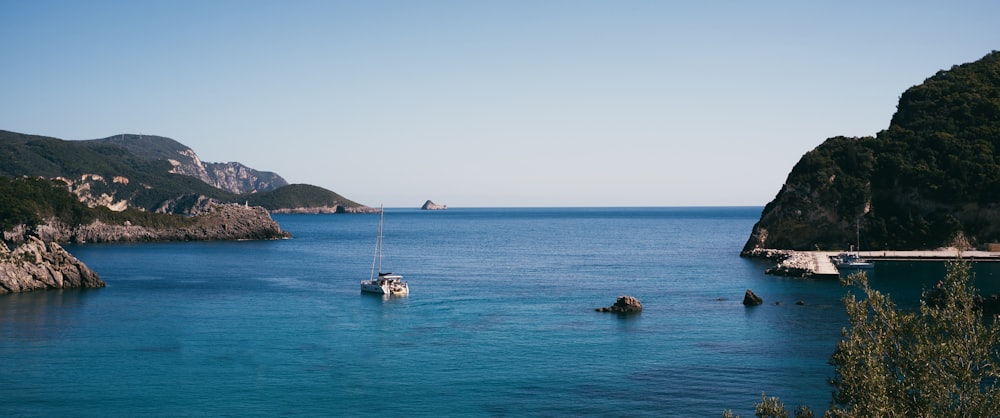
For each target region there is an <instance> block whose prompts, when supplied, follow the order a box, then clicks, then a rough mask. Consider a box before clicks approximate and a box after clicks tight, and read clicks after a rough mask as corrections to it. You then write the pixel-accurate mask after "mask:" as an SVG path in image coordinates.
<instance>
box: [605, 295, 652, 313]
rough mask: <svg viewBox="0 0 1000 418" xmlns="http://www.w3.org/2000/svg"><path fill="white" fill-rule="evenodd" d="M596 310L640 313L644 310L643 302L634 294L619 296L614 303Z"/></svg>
mask: <svg viewBox="0 0 1000 418" xmlns="http://www.w3.org/2000/svg"><path fill="white" fill-rule="evenodd" d="M595 310H596V311H597V312H614V313H639V312H642V303H640V302H639V299H636V298H634V297H632V296H619V297H618V300H616V301H615V304H614V305H611V306H608V307H604V308H597V309H595Z"/></svg>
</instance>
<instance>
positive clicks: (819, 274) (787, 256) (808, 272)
mask: <svg viewBox="0 0 1000 418" xmlns="http://www.w3.org/2000/svg"><path fill="white" fill-rule="evenodd" d="M840 253H842V252H841V251H781V254H783V255H784V258H783V259H782V260H781V261H779V262H778V264H777V265H776V266H774V267H772V268H770V269H767V271H766V272H767V273H768V274H774V275H779V276H793V277H812V278H817V279H836V278H838V277H840V271H838V270H837V266H835V265H834V264H833V260H832V259H831V257H833V256H836V255H838V254H840ZM858 255H859V256H860V257H861V258H864V259H867V260H869V261H938V262H941V261H949V260H955V259H957V258H958V257H959V256H961V257H962V258H963V259H966V260H970V261H974V262H984V261H985V262H998V261H1000V252H992V251H958V250H957V249H953V248H949V249H940V250H933V251H871V252H867V251H862V252H860V253H858Z"/></svg>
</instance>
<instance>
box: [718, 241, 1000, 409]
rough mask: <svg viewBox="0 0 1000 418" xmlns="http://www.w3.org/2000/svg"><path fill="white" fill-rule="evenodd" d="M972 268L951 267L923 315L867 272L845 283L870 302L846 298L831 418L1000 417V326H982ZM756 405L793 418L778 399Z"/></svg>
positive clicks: (927, 298)
mask: <svg viewBox="0 0 1000 418" xmlns="http://www.w3.org/2000/svg"><path fill="white" fill-rule="evenodd" d="M970 268H971V266H970V263H969V262H968V261H964V260H961V259H959V260H956V261H953V262H950V263H949V264H948V269H947V273H946V274H945V277H944V279H942V280H941V281H940V282H939V283H938V285H937V286H936V287H934V288H932V289H926V290H924V293H923V298H921V304H920V308H919V310H918V311H916V312H905V311H903V310H901V309H899V308H898V307H897V306H896V304H895V303H894V302H893V301H892V299H891V298H890V297H889V296H888V295H886V294H883V293H881V292H879V291H877V290H875V289H872V288H871V286H870V285H869V284H868V279H867V276H866V275H865V274H864V273H859V274H856V275H851V276H850V277H847V278H844V279H842V282H843V283H844V284H845V285H849V286H854V287H856V288H857V289H858V290H860V292H861V293H863V295H864V297H862V298H858V297H856V296H855V295H854V294H853V293H851V292H848V294H847V296H846V297H845V298H844V305H845V307H846V309H847V314H848V317H849V322H850V326H849V328H845V329H844V330H843V334H844V339H843V340H841V341H840V342H839V343H838V344H837V349H836V351H835V352H834V354H833V356H832V358H831V360H830V361H831V363H832V364H833V366H834V368H835V369H834V373H835V374H834V377H833V379H831V384H832V385H833V388H834V392H833V399H832V401H831V404H830V409H829V410H828V411H827V412H826V413H825V414H824V416H825V417H973V416H975V417H991V416H992V417H995V416H1000V396H998V395H1000V393H998V389H1000V380H998V377H1000V370H998V367H1000V321H998V320H996V318H994V319H990V320H988V321H984V320H983V310H982V306H981V304H977V298H978V296H977V295H978V291H977V290H976V288H975V287H974V286H973V283H972V281H973V277H972V275H971V272H970ZM755 407H756V416H758V417H788V413H787V412H786V411H785V408H784V405H783V404H782V403H781V401H780V400H779V399H778V398H767V397H766V396H764V395H762V396H761V402H760V403H757V404H755ZM812 414H813V413H812V411H811V410H809V409H808V408H806V407H799V409H797V410H796V411H795V416H796V417H809V416H812ZM723 416H730V417H731V416H732V413H730V412H729V411H726V412H725V413H723Z"/></svg>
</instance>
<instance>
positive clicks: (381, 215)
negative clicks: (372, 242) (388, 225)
mask: <svg viewBox="0 0 1000 418" xmlns="http://www.w3.org/2000/svg"><path fill="white" fill-rule="evenodd" d="M378 211H379V215H378V273H379V274H382V222H383V221H384V220H385V209H383V208H382V207H381V206H379V209H378Z"/></svg>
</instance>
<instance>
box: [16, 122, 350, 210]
mask: <svg viewBox="0 0 1000 418" xmlns="http://www.w3.org/2000/svg"><path fill="white" fill-rule="evenodd" d="M188 149H189V148H187V147H186V146H184V145H183V144H181V143H179V142H177V141H174V140H172V139H169V138H163V137H157V136H145V135H144V136H135V135H120V136H114V137H109V138H105V139H100V140H91V141H65V140H61V139H56V138H49V137H43V136H37V135H26V134H21V133H16V132H9V131H2V130H0V162H2V164H0V176H8V177H21V176H29V177H42V178H48V179H53V178H57V177H62V178H65V179H67V181H69V182H72V183H74V185H72V186H70V188H74V187H75V189H74V190H77V191H78V192H79V191H80V190H83V192H85V193H88V194H89V195H91V196H96V197H101V196H105V195H106V196H109V199H111V200H112V201H126V202H127V203H128V206H129V207H133V208H138V209H141V210H144V211H148V212H168V213H179V214H183V213H188V212H189V211H190V210H191V209H192V208H193V207H195V206H197V205H199V204H201V203H202V202H203V201H204V200H205V199H212V200H215V201H219V202H223V203H244V202H247V201H250V202H251V203H254V204H255V205H260V206H264V207H265V208H268V209H270V210H276V209H284V208H290V209H292V208H303V207H305V208H308V207H323V206H335V205H340V206H342V207H349V208H356V207H363V206H362V205H359V204H357V203H355V202H353V201H350V200H348V199H345V198H344V197H343V196H340V195H338V194H336V193H334V192H332V191H330V190H326V189H323V188H320V187H315V186H308V185H293V186H285V187H281V188H278V189H275V190H271V191H267V192H261V193H255V194H249V195H236V194H234V193H230V192H227V191H224V190H221V189H218V188H215V187H213V186H211V185H209V184H207V183H205V182H203V181H202V180H200V179H198V178H195V177H191V176H186V175H181V174H175V173H171V172H170V171H171V170H172V169H173V165H171V163H170V162H168V161H167V159H168V158H174V159H176V158H182V157H179V156H180V154H179V151H185V150H188ZM189 159H190V158H189ZM265 174H266V173H265ZM84 175H87V179H86V181H83V176H84ZM94 175H96V176H99V177H100V178H98V179H95V178H94ZM81 183H86V184H81Z"/></svg>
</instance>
